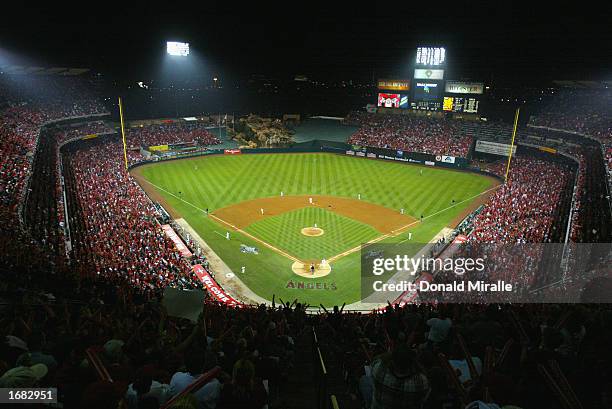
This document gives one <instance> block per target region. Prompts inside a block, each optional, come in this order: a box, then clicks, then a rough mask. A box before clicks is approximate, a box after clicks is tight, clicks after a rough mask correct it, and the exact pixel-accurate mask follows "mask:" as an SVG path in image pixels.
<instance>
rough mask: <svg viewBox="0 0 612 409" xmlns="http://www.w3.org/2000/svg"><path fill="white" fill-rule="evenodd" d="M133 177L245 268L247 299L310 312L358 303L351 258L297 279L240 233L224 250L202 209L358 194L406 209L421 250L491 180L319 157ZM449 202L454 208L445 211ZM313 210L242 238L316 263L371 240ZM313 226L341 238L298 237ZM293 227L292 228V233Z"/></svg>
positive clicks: (226, 161)
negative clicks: (318, 285) (315, 285)
mask: <svg viewBox="0 0 612 409" xmlns="http://www.w3.org/2000/svg"><path fill="white" fill-rule="evenodd" d="M137 171H138V172H140V173H141V174H142V175H143V176H144V177H145V179H146V180H148V181H149V182H151V183H152V184H153V185H155V186H157V187H158V189H157V190H158V192H159V193H160V194H161V195H163V196H164V198H165V200H166V202H167V204H168V205H170V206H172V207H173V209H174V210H175V211H176V212H178V213H180V214H181V215H182V216H183V217H184V218H185V220H186V221H187V222H188V223H189V224H190V225H191V226H192V227H193V228H194V229H196V230H197V231H198V233H199V234H200V236H201V237H202V238H203V239H204V240H206V242H207V243H208V244H209V245H210V246H211V247H212V248H213V249H214V250H215V251H216V252H217V254H219V255H220V256H221V257H222V258H223V260H224V261H225V262H226V263H227V264H228V266H229V267H230V268H231V269H232V270H234V271H239V270H240V267H241V266H246V267H247V272H248V273H247V274H245V275H243V276H241V277H240V278H241V279H242V281H244V282H245V284H247V285H248V286H249V287H250V288H251V289H252V290H253V291H254V292H256V293H257V294H259V295H260V296H262V297H264V298H266V299H271V298H272V294H276V295H277V297H278V296H280V297H282V298H284V299H292V300H293V299H295V298H299V299H300V300H303V301H305V302H308V303H310V304H313V305H318V304H319V303H323V304H324V305H334V304H342V302H347V303H350V302H353V301H357V300H359V296H360V291H359V288H360V287H359V273H360V272H359V261H360V260H359V253H353V254H351V255H349V256H346V257H344V258H342V259H340V260H338V261H337V262H336V263H335V264H334V265H333V270H332V274H330V275H328V276H326V277H322V278H319V279H302V278H301V277H298V276H296V275H295V274H293V272H292V271H291V268H290V266H291V263H292V261H291V260H288V259H287V258H285V257H283V256H281V255H279V254H277V253H275V252H273V251H272V250H270V249H268V248H265V247H263V246H261V244H260V243H257V242H256V241H254V240H252V239H250V238H248V237H246V236H244V235H241V234H239V233H235V234H232V240H230V241H228V240H225V238H224V232H225V231H226V229H225V227H224V226H221V225H219V224H218V223H217V222H215V221H214V220H212V219H210V218H208V217H206V216H205V215H204V212H203V209H206V208H208V209H210V210H211V211H212V210H214V209H219V208H222V207H225V206H228V205H230V204H234V203H239V202H242V201H244V200H249V199H256V198H261V197H273V196H278V195H279V194H280V192H281V191H282V192H284V194H285V195H308V194H313V195H315V194H320V195H329V196H341V197H350V198H356V197H357V195H358V194H360V195H361V200H365V201H369V202H372V203H375V204H379V205H382V206H386V207H389V208H391V209H400V208H404V209H405V212H406V214H408V215H411V216H413V217H414V218H417V219H418V218H420V216H424V223H418V224H417V225H415V226H414V227H413V228H411V230H410V231H411V232H412V233H413V240H415V241H421V242H423V243H426V242H428V241H429V240H430V239H431V238H432V237H433V236H435V235H436V234H437V233H438V232H439V231H440V230H441V229H442V228H443V227H445V226H448V225H449V223H450V222H451V221H452V220H454V219H455V218H456V217H457V216H458V215H459V214H460V213H461V212H463V211H464V210H465V209H466V208H467V207H468V206H470V204H471V203H472V201H473V200H474V198H475V197H477V195H479V194H480V193H482V192H484V191H485V190H487V189H489V188H491V187H492V185H493V181H492V180H491V179H490V178H487V177H483V176H480V175H477V174H473V173H467V172H458V171H452V170H447V169H441V168H431V167H421V166H414V165H407V164H404V163H395V162H385V161H377V160H368V159H363V158H354V157H349V156H342V155H334V154H326V153H320V154H274V155H263V154H256V155H241V156H208V157H199V158H196V159H186V160H179V161H170V162H163V163H159V164H153V165H146V166H143V167H141V168H138V169H137ZM453 200H454V201H455V203H458V204H457V205H455V206H452V207H451V204H452V201H453ZM303 210H304V209H303ZM311 210H313V209H311ZM319 210H322V211H323V212H325V213H321V214H316V213H308V211H302V210H298V211H293V212H289V213H286V214H284V215H279V216H276V217H271V218H269V219H265V220H262V221H259V222H257V223H254V224H253V225H251V226H250V227H248V228H247V231H248V232H249V233H250V234H253V235H254V236H256V237H259V238H261V239H263V240H265V241H268V242H271V243H273V244H274V245H277V246H279V247H280V246H282V247H283V248H285V249H286V250H287V251H288V252H289V253H291V254H294V255H296V256H297V255H298V254H297V253H300V254H299V255H301V254H304V255H310V254H314V252H315V250H316V249H317V248H321V249H324V251H325V256H327V249H330V250H333V249H335V248H347V247H350V244H349V243H352V242H357V244H359V243H358V242H359V241H360V240H366V237H369V235H370V233H372V232H371V231H370V230H369V229H371V228H370V227H368V226H366V225H363V224H362V223H359V222H357V221H354V220H352V219H348V220H344V219H346V218H345V217H342V216H339V215H337V214H333V213H331V212H327V211H325V210H323V209H319ZM319 217H323V218H324V219H322V220H327V221H326V223H327V222H329V223H336V226H337V229H333V230H336V231H339V232H340V233H337V234H336V235H335V236H333V237H332V235H330V236H327V234H328V231H327V230H326V234H325V235H323V236H321V237H318V238H316V237H300V236H296V235H299V234H300V233H299V231H300V229H301V228H302V227H307V226H308V225H310V224H311V223H314V218H319ZM325 218H328V219H325ZM293 223H295V224H296V225H295V226H294V227H291V226H292V224H293ZM302 223H305V225H302ZM317 223H318V222H317ZM318 224H319V223H318ZM358 225H359V228H357V226H358ZM338 226H340V227H338ZM321 227H323V225H322V224H321ZM323 228H325V227H323ZM351 229H352V230H353V233H354V234H355V237H354V238H353V237H352V236H353V233H351V234H349V231H350V230H351ZM372 230H373V229H372ZM329 233H332V231H331V230H330V231H329ZM332 234H333V233H332ZM373 234H375V232H374V233H373ZM313 239H314V240H318V239H321V240H318V241H319V243H318V244H313V245H310V242H308V240H313ZM404 239H405V238H404V237H403V236H402V237H395V238H390V239H386V240H385V242H397V241H399V240H404ZM312 243H314V241H313V242H312ZM241 244H246V245H252V246H256V247H258V248H259V249H260V254H259V255H253V254H244V253H241V252H240V250H239V249H240V245H241ZM336 253H337V252H336ZM331 254H335V253H334V252H333V251H332V253H331ZM317 258H319V257H317ZM289 280H294V281H296V280H297V281H303V280H314V281H317V282H325V283H329V284H331V283H333V284H334V286H335V288H336V289H335V290H295V289H288V288H287V282H288V281H289Z"/></svg>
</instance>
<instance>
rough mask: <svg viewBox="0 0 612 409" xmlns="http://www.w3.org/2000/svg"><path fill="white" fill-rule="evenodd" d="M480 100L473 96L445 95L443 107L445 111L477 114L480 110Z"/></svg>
mask: <svg viewBox="0 0 612 409" xmlns="http://www.w3.org/2000/svg"><path fill="white" fill-rule="evenodd" d="M479 103H480V101H479V100H478V99H477V98H473V97H449V96H446V97H444V103H443V104H442V109H443V110H444V111H445V112H464V113H466V114H475V113H477V112H478V105H479Z"/></svg>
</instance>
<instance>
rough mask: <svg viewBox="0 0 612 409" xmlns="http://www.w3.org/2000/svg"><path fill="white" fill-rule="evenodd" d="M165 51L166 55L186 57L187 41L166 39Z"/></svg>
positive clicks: (187, 50)
mask: <svg viewBox="0 0 612 409" xmlns="http://www.w3.org/2000/svg"><path fill="white" fill-rule="evenodd" d="M166 52H167V53H168V55H172V56H176V57H187V56H188V55H189V43H181V42H178V41H168V42H166Z"/></svg>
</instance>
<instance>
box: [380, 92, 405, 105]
mask: <svg viewBox="0 0 612 409" xmlns="http://www.w3.org/2000/svg"><path fill="white" fill-rule="evenodd" d="M378 106H379V107H384V108H399V107H400V94H387V93H382V92H381V93H379V94H378Z"/></svg>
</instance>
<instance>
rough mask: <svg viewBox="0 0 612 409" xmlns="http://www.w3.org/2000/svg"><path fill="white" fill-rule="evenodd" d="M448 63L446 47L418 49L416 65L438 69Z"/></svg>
mask: <svg viewBox="0 0 612 409" xmlns="http://www.w3.org/2000/svg"><path fill="white" fill-rule="evenodd" d="M445 63H446V50H445V49H444V47H418V48H417V53H416V64H417V65H422V66H427V67H437V66H439V65H444V64H445Z"/></svg>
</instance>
